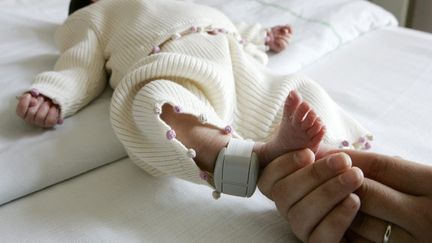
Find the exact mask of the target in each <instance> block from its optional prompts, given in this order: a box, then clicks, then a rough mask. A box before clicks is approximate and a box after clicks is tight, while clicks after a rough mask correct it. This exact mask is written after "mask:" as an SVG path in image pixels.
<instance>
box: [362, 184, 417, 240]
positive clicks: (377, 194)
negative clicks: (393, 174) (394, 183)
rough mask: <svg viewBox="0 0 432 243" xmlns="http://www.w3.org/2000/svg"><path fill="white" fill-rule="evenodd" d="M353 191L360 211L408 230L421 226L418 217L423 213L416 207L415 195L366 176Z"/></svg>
mask: <svg viewBox="0 0 432 243" xmlns="http://www.w3.org/2000/svg"><path fill="white" fill-rule="evenodd" d="M355 193H356V194H357V195H358V196H359V197H360V200H361V202H362V206H361V211H362V212H364V213H366V214H368V215H371V216H374V217H376V218H379V219H382V220H384V221H388V222H392V223H395V224H397V225H400V226H401V227H403V228H405V229H407V230H408V231H410V232H412V231H414V230H415V229H416V228H418V227H422V224H423V222H420V220H419V219H422V218H423V215H422V212H419V210H418V208H417V207H416V206H417V205H418V204H417V200H418V198H417V197H415V196H411V195H408V194H405V193H402V192H399V191H396V190H394V189H393V188H391V187H388V186H386V185H384V184H381V183H379V182H377V181H374V180H370V179H368V178H365V180H364V182H363V184H362V186H361V187H360V188H359V189H358V190H357V191H356V192H355ZM402 205H403V206H402ZM417 221H418V222H417Z"/></svg>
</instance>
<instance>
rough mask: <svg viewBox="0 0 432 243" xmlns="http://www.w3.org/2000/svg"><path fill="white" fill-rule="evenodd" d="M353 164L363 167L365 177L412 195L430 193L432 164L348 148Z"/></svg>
mask: <svg viewBox="0 0 432 243" xmlns="http://www.w3.org/2000/svg"><path fill="white" fill-rule="evenodd" d="M343 152H345V153H347V154H348V155H349V156H350V157H351V159H352V161H353V165H355V166H358V167H359V168H360V169H362V171H363V173H364V174H365V177H367V178H369V179H372V180H375V181H379V182H381V183H383V184H385V185H388V186H390V187H393V188H394V189H396V190H398V191H401V192H405V193H408V194H411V195H430V194H432V186H431V184H430V183H425V181H430V178H431V177H432V166H427V165H423V164H418V163H414V162H411V161H408V160H404V159H402V158H397V157H390V156H385V155H380V154H374V153H366V152H361V151H353V150H349V151H348V150H347V151H343Z"/></svg>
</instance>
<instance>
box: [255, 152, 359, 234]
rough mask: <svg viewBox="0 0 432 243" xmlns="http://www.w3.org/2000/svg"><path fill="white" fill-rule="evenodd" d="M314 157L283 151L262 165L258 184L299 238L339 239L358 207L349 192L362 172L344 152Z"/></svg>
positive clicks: (356, 201)
mask: <svg viewBox="0 0 432 243" xmlns="http://www.w3.org/2000/svg"><path fill="white" fill-rule="evenodd" d="M314 160H315V156H314V154H313V153H312V152H311V151H310V150H308V149H305V150H300V151H296V152H292V153H288V154H285V155H283V156H281V157H279V158H277V159H276V160H274V161H273V162H271V163H270V164H269V165H267V166H266V167H265V168H264V170H263V171H262V174H261V176H260V179H259V181H258V187H259V189H260V190H261V191H262V192H263V194H264V195H266V196H267V197H269V198H270V199H272V200H274V201H275V203H276V206H277V208H278V210H279V212H280V213H281V215H282V216H283V217H285V219H287V221H288V222H289V224H290V225H291V228H292V231H293V232H294V234H295V235H296V236H297V237H298V238H299V239H301V240H302V241H304V242H340V241H342V240H343V237H344V234H345V232H346V231H347V229H348V227H349V225H350V224H351V222H352V220H353V219H354V216H355V215H356V213H357V212H358V210H359V208H360V200H359V198H358V197H357V196H356V195H355V194H353V193H352V192H354V191H355V190H356V189H358V188H359V187H360V185H361V183H362V182H363V174H362V171H361V170H360V169H359V168H356V167H351V159H350V157H349V156H347V155H346V154H344V153H336V154H332V155H330V156H328V157H326V158H323V159H320V160H317V161H316V162H314Z"/></svg>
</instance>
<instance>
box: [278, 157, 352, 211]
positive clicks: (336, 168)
mask: <svg viewBox="0 0 432 243" xmlns="http://www.w3.org/2000/svg"><path fill="white" fill-rule="evenodd" d="M350 167H351V159H350V157H348V156H347V155H346V154H343V153H339V154H333V155H331V156H328V157H326V158H323V159H320V160H317V161H316V162H315V163H313V164H310V165H308V166H306V167H304V168H302V169H300V170H297V171H295V172H294V173H292V174H291V175H290V176H287V177H285V178H283V179H281V180H279V181H278V182H276V184H275V185H274V186H273V188H272V192H271V193H272V198H273V199H274V201H275V202H276V206H278V209H279V211H280V212H281V214H282V215H285V216H286V215H287V214H288V210H289V209H290V208H291V207H292V206H293V205H294V204H295V203H296V202H297V201H299V200H300V199H302V198H303V197H305V196H306V195H308V194H309V193H310V192H311V191H313V190H314V189H315V188H317V187H319V186H320V185H322V184H323V183H324V182H326V181H327V180H329V179H331V178H333V177H335V176H336V175H338V174H340V173H341V172H343V171H345V170H347V169H349V168H350Z"/></svg>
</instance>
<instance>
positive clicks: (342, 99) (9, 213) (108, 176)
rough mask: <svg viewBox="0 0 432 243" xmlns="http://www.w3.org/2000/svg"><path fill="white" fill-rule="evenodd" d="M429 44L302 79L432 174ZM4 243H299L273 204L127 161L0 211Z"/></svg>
mask: <svg viewBox="0 0 432 243" xmlns="http://www.w3.org/2000/svg"><path fill="white" fill-rule="evenodd" d="M431 42H432V35H431V34H425V33H421V32H417V31H412V30H406V29H402V28H390V29H384V30H378V31H374V32H372V33H369V34H368V35H364V36H362V37H361V38H358V39H357V40H355V41H353V42H352V43H350V44H348V45H346V46H343V47H341V48H340V49H338V50H337V51H336V52H334V53H331V54H329V55H327V56H325V57H323V58H321V59H320V60H319V61H317V62H315V63H314V64H312V65H310V66H308V67H307V68H305V69H303V70H302V72H303V73H305V74H308V75H310V76H311V77H313V78H315V79H317V80H319V81H320V83H321V84H322V85H323V86H325V87H326V89H327V90H328V91H329V92H330V94H331V95H332V97H334V98H335V99H336V101H338V103H339V104H341V105H342V106H343V107H344V108H345V109H347V110H348V111H350V112H351V113H352V114H353V116H355V117H356V118H357V119H359V120H360V121H361V122H362V123H364V124H365V125H366V126H367V127H368V128H370V129H371V130H372V131H373V132H375V134H376V141H375V143H374V147H373V151H379V152H384V153H387V154H394V155H402V156H404V157H406V158H410V159H413V160H416V161H422V162H425V163H430V164H432V159H431V155H432V154H431V147H430V144H432V136H431V135H432V134H431V131H432V122H431V121H432V110H431V107H430V104H431V103H432V96H431V95H430V94H429V93H430V92H429V91H430V90H431V88H432V79H431V77H432V63H431V60H432V45H430V43H431ZM0 235H1V237H2V240H4V241H5V242H26V241H39V242H72V241H74V242H297V240H296V239H295V237H293V235H292V234H291V233H290V230H289V227H288V225H287V223H286V222H284V221H283V220H282V219H281V217H280V216H279V215H278V214H277V212H276V211H275V208H274V206H273V204H272V202H270V201H268V200H267V199H266V198H264V197H263V196H262V195H261V194H260V193H257V194H255V195H254V196H253V197H252V198H251V199H241V198H235V197H230V196H223V197H222V198H221V199H220V200H218V201H214V200H213V199H212V198H211V195H210V190H209V189H208V188H207V187H204V186H198V185H193V184H190V183H188V182H184V181H181V180H177V179H167V178H152V177H149V176H148V175H146V174H145V173H144V172H142V171H141V170H140V169H139V168H137V167H135V166H134V165H133V164H131V163H130V162H129V160H128V159H126V160H122V161H120V162H116V163H114V164H111V165H108V166H105V167H102V168H100V169H97V170H95V171H92V172H90V173H87V174H85V175H82V176H79V177H77V178H74V179H72V180H69V181H67V182H63V183H61V184H59V185H56V186H54V187H51V188H48V189H45V190H43V191H41V192H38V193H35V194H32V195H30V196H27V197H25V198H22V199H20V200H18V201H14V202H12V203H9V204H6V205H4V206H2V207H1V208H0Z"/></svg>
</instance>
